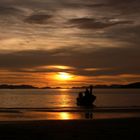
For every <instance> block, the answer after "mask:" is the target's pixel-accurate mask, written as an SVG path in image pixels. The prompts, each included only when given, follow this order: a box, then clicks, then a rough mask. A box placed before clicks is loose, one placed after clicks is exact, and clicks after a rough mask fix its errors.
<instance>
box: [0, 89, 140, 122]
mask: <svg viewBox="0 0 140 140" xmlns="http://www.w3.org/2000/svg"><path fill="white" fill-rule="evenodd" d="M80 91H83V90H82V89H30V90H29V89H12V90H11V89H4V90H0V121H3V120H4V121H13V120H14V121H15V120H20V121H21V120H48V119H51V120H56V119H58V120H65V119H109V118H123V117H124V118H127V117H140V89H95V90H94V95H96V97H97V99H96V101H95V103H94V104H95V107H94V108H84V107H79V106H77V105H76V98H77V96H78V93H79V92H80Z"/></svg>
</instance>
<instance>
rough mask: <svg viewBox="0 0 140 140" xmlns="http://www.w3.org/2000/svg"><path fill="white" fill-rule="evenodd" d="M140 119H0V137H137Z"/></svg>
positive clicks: (23, 139) (78, 139)
mask: <svg viewBox="0 0 140 140" xmlns="http://www.w3.org/2000/svg"><path fill="white" fill-rule="evenodd" d="M139 133H140V118H131V119H130V118H129V119H128V118H124V119H109V120H104V119H103V120H59V121H58V120H42V121H22V122H19V121H12V122H0V139H4V140H11V139H12V140H19V139H20V140H29V139H41V140H45V139H52V140H53V139H61V140H85V139H87V138H90V139H95V140H96V139H113V140H118V139H122V140H124V139H128V138H130V139H133V140H135V139H138V137H139Z"/></svg>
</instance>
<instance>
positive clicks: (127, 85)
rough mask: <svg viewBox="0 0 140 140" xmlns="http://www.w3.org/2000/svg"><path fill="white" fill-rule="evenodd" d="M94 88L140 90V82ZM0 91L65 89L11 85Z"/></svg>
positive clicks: (4, 85) (0, 87)
mask: <svg viewBox="0 0 140 140" xmlns="http://www.w3.org/2000/svg"><path fill="white" fill-rule="evenodd" d="M83 88H84V89H85V88H86V86H81V87H80V86H79V87H77V86H76V87H71V89H83ZM93 88H94V89H95V88H96V89H97V88H99V89H117V88H118V89H130V88H132V89H134V88H137V89H138V88H140V82H136V83H130V84H126V85H120V84H113V85H94V86H93ZM0 89H63V87H49V86H47V87H42V88H39V87H36V86H32V85H9V84H2V85H0Z"/></svg>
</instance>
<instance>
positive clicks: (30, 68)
mask: <svg viewBox="0 0 140 140" xmlns="http://www.w3.org/2000/svg"><path fill="white" fill-rule="evenodd" d="M139 45H140V0H0V84H30V85H35V86H82V85H87V84H126V83H131V82H137V81H140V46H139Z"/></svg>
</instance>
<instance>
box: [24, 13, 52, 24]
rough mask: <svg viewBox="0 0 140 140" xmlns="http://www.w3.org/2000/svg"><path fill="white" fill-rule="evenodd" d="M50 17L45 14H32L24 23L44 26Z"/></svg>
mask: <svg viewBox="0 0 140 140" xmlns="http://www.w3.org/2000/svg"><path fill="white" fill-rule="evenodd" d="M51 17H52V16H51V15H47V14H34V15H31V16H29V17H28V18H26V19H25V22H27V23H33V24H46V23H47V22H48V20H49V19H50V18H51Z"/></svg>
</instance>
